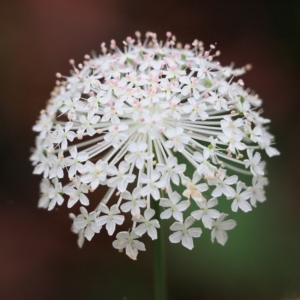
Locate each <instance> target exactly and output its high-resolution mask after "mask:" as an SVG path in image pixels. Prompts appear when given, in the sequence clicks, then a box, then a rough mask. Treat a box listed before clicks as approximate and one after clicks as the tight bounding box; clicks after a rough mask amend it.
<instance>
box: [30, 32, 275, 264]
mask: <svg viewBox="0 0 300 300" xmlns="http://www.w3.org/2000/svg"><path fill="white" fill-rule="evenodd" d="M124 45H125V46H124V47H125V49H124V51H123V50H122V49H120V48H118V47H117V46H116V42H115V41H114V40H112V41H111V44H110V49H108V47H107V46H106V45H105V44H104V43H103V44H102V45H101V49H102V53H101V54H100V55H98V56H97V55H93V57H90V56H89V55H86V56H85V57H84V63H82V64H78V65H77V64H75V62H74V61H73V60H71V61H70V63H71V65H72V68H73V71H72V73H71V74H70V75H69V76H61V75H60V74H58V80H57V86H56V87H55V89H54V91H53V92H52V93H51V99H50V101H49V102H48V103H47V105H46V108H45V109H44V110H42V111H41V114H40V116H39V118H38V121H37V123H36V124H35V125H34V126H33V130H34V131H35V132H36V133H37V135H38V136H37V138H36V149H35V150H33V154H32V155H31V157H30V160H31V161H32V164H33V166H34V171H33V173H34V174H38V175H42V176H43V179H42V182H41V185H40V190H41V196H40V200H39V202H38V206H39V207H41V208H45V209H48V210H53V209H54V208H58V207H59V206H61V205H62V204H63V203H64V202H65V200H66V206H67V207H68V208H69V209H71V210H76V209H78V205H79V203H80V205H81V207H80V208H79V210H80V213H79V215H78V213H77V216H76V212H74V213H72V214H71V218H72V219H73V225H72V231H73V232H75V233H76V234H78V237H79V239H78V244H79V246H80V247H81V246H82V245H83V241H84V239H85V238H86V239H88V240H91V239H92V237H93V236H94V235H95V233H99V232H100V229H101V228H102V226H105V227H106V231H107V233H108V235H116V240H115V241H114V242H113V247H114V248H116V249H119V250H120V251H121V250H122V249H125V250H126V254H127V255H128V256H129V257H131V258H132V259H136V258H137V254H138V251H144V250H145V246H144V244H143V243H142V242H140V241H139V240H138V238H141V236H143V238H145V237H146V236H147V235H148V236H149V237H150V238H151V239H156V237H157V236H159V235H157V233H158V231H159V230H160V227H161V226H162V223H161V222H164V221H165V219H169V218H174V219H175V220H176V222H175V223H174V224H173V225H172V226H171V231H173V233H172V234H171V236H170V241H171V242H172V243H180V242H181V243H182V245H183V246H184V247H186V248H188V249H192V248H193V239H194V238H199V237H200V235H201V232H202V229H201V228H200V227H202V228H203V229H206V230H210V231H211V236H212V241H214V240H215V239H217V241H218V242H219V243H221V244H222V245H223V244H225V242H226V240H227V232H226V231H227V230H229V229H232V228H233V227H234V226H235V221H233V220H229V221H224V218H225V216H226V215H225V214H224V213H223V212H222V211H221V209H220V208H218V206H219V203H220V202H222V201H224V202H225V203H226V204H227V205H229V206H230V205H231V209H232V211H234V212H235V211H237V210H241V211H243V212H248V211H250V210H251V209H252V207H254V206H256V205H257V202H263V201H265V200H266V195H265V192H264V188H265V186H266V185H267V183H268V181H267V178H266V177H263V176H265V170H264V169H265V163H264V161H263V156H262V155H261V154H260V152H261V151H264V152H265V153H266V154H267V155H268V156H270V157H271V156H275V155H278V154H279V152H278V151H277V150H276V149H275V148H274V145H273V143H274V141H273V140H274V138H273V136H272V135H271V134H270V133H269V132H268V128H266V124H268V123H270V120H268V119H265V118H263V117H262V115H261V112H262V110H261V109H259V107H260V106H261V104H262V100H261V99H258V98H257V97H256V96H255V95H254V94H253V93H252V92H251V91H250V89H249V88H244V83H243V81H242V80H240V79H237V76H240V75H242V74H243V73H245V71H246V68H238V69H234V68H233V66H232V65H231V66H222V65H221V64H220V63H219V62H218V61H216V60H215V57H217V56H218V55H219V51H216V50H215V46H213V45H211V46H210V48H209V49H205V47H204V46H203V44H202V43H201V44H200V43H199V42H198V41H197V40H195V41H194V42H193V43H192V45H186V46H184V47H181V46H179V45H180V44H178V47H177V46H176V45H175V36H173V35H172V34H171V33H169V32H168V33H167V40H166V41H165V42H160V41H159V40H158V39H157V35H156V34H155V33H152V32H148V33H147V34H146V39H145V41H142V39H141V35H140V33H137V36H136V39H134V38H131V37H127V39H126V41H125V42H124ZM241 174H243V176H244V175H248V176H249V178H250V179H249V180H248V181H247V184H246V183H245V182H242V181H241V178H242V177H241V176H240V175H241ZM243 178H244V177H243ZM180 191H181V192H180ZM91 193H94V194H95V195H94V196H93V197H91ZM224 196H225V197H226V198H227V199H228V200H231V201H227V200H224V199H223V198H224ZM207 199H210V200H207ZM95 201H96V203H95ZM97 201H98V202H97ZM88 211H89V212H88ZM126 215H127V216H128V217H127V220H128V221H130V220H131V221H132V223H131V224H128V222H125V218H126ZM154 216H155V217H154ZM194 223H195V225H193V224H194ZM117 225H118V226H117ZM192 225H193V226H195V227H192ZM119 228H120V229H119ZM119 230H120V231H119ZM146 233H147V234H146Z"/></svg>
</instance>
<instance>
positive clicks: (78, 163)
mask: <svg viewBox="0 0 300 300" xmlns="http://www.w3.org/2000/svg"><path fill="white" fill-rule="evenodd" d="M70 154H71V157H67V158H66V159H65V165H66V166H68V167H70V168H69V171H68V173H69V178H73V177H74V175H75V174H76V172H77V171H78V172H80V173H81V174H82V173H84V172H85V171H86V169H85V167H84V166H83V164H82V162H84V161H87V160H88V158H89V155H88V153H87V152H84V151H82V152H79V153H78V151H77V147H73V148H72V149H70Z"/></svg>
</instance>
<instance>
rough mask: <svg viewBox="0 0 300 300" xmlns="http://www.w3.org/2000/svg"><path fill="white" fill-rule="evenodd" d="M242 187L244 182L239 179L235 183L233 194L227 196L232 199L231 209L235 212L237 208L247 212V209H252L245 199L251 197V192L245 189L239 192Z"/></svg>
mask: <svg viewBox="0 0 300 300" xmlns="http://www.w3.org/2000/svg"><path fill="white" fill-rule="evenodd" d="M244 187H245V184H244V183H243V182H241V181H239V182H238V183H237V185H236V193H235V195H234V196H233V197H228V200H230V199H234V200H233V202H232V204H231V209H232V211H235V212H236V211H238V209H239V208H240V209H241V210H242V211H244V212H248V211H250V210H252V207H251V205H250V204H249V202H247V201H246V200H248V199H249V198H250V197H251V192H250V191H249V190H246V191H243V192H242V193H241V191H242V189H243V188H244Z"/></svg>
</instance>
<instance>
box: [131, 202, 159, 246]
mask: <svg viewBox="0 0 300 300" xmlns="http://www.w3.org/2000/svg"><path fill="white" fill-rule="evenodd" d="M154 215H155V210H154V209H151V208H148V209H146V210H145V213H144V217H143V216H140V217H139V218H138V219H136V220H135V221H136V222H138V223H142V224H140V225H139V226H137V227H136V228H135V230H134V232H135V233H136V234H138V235H140V236H142V235H143V234H144V233H145V232H147V233H148V235H149V236H150V237H151V239H152V240H155V239H157V230H156V228H159V227H160V225H159V222H158V221H157V220H150V219H151V218H152V217H153V216H154Z"/></svg>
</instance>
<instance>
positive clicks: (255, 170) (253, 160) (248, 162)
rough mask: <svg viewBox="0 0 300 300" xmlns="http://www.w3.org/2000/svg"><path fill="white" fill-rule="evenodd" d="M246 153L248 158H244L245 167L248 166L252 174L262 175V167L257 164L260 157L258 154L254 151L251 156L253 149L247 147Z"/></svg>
mask: <svg viewBox="0 0 300 300" xmlns="http://www.w3.org/2000/svg"><path fill="white" fill-rule="evenodd" d="M247 154H248V158H249V159H245V160H244V162H245V166H246V168H249V167H250V170H251V173H252V174H253V176H257V175H264V171H263V168H262V167H261V165H260V164H259V163H260V158H261V156H260V154H259V153H258V152H256V153H255V154H254V156H253V149H247Z"/></svg>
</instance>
